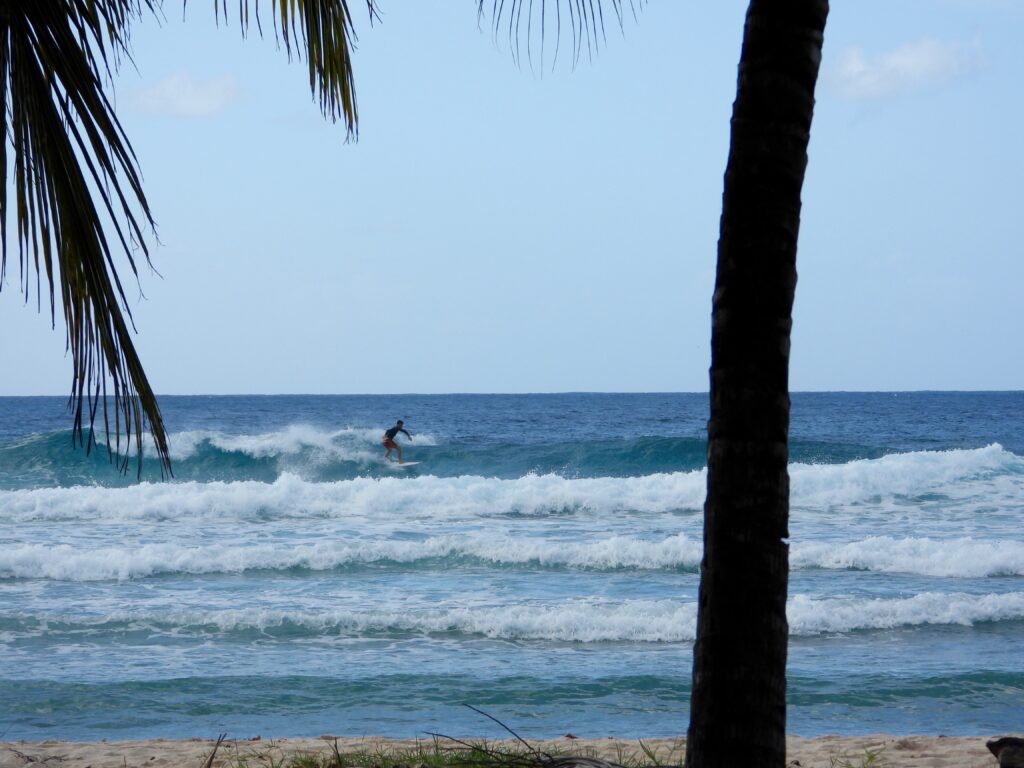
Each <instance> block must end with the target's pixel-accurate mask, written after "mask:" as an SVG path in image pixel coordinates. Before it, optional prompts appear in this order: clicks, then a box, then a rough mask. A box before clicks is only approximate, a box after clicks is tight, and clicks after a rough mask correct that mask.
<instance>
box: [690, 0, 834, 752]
mask: <svg viewBox="0 0 1024 768" xmlns="http://www.w3.org/2000/svg"><path fill="white" fill-rule="evenodd" d="M827 16H828V0H785V2H780V1H779V0H752V2H751V3H750V8H749V10H748V12H747V20H746V27H745V31H744V39H743V51H742V54H741V57H740V66H739V86H738V92H737V97H736V102H735V104H734V107H733V118H732V142H731V148H730V152H729V162H728V167H727V169H726V173H725V192H724V195H723V211H722V220H721V231H720V237H719V243H718V273H717V278H716V282H715V294H714V299H713V310H712V335H711V420H710V421H709V423H708V494H707V501H706V504H705V508H704V558H703V561H702V562H701V582H700V598H699V605H698V614H697V639H696V643H695V645H694V652H693V695H692V699H691V715H690V727H689V731H688V734H687V753H686V766H687V768H726V767H727V766H728V768H734V767H735V766H738V765H743V766H765V767H767V766H771V767H772V768H782V766H783V765H784V764H785V756H786V744H785V734H786V698H785V697H786V644H787V640H788V631H789V627H788V624H787V622H786V592H787V586H788V579H789V547H788V544H787V542H786V539H787V537H788V536H789V531H788V519H789V475H788V473H787V469H786V465H787V462H788V445H787V441H788V434H789V345H790V329H791V327H792V308H793V295H794V290H795V288H796V246H797V233H798V231H799V227H800V190H801V187H802V186H803V180H804V170H805V168H806V166H807V142H808V139H809V138H810V128H811V118H812V114H813V109H814V86H815V82H816V80H817V76H818V66H819V64H820V61H821V47H822V40H823V35H824V30H825V19H826V17H827Z"/></svg>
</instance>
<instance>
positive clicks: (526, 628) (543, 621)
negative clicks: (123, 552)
mask: <svg viewBox="0 0 1024 768" xmlns="http://www.w3.org/2000/svg"><path fill="white" fill-rule="evenodd" d="M786 613H787V617H788V620H789V629H790V635H791V636H794V637H801V636H803V637H808V636H816V635H828V634H848V633H851V632H859V631H879V630H891V629H899V628H911V627H924V626H946V625H957V626H974V625H978V624H983V623H993V622H1004V621H1021V620H1022V619H1024V592H1011V593H1007V594H988V595H971V594H966V593H938V592H928V593H922V594H919V595H915V596H913V597H908V598H877V599H872V598H854V597H839V598H829V599H816V598H811V597H808V596H804V595H796V596H794V597H792V598H791V599H790V601H789V603H788V604H787V608H786ZM696 620H697V606H696V603H692V602H688V603H684V602H679V601H674V600H623V601H612V600H604V599H597V598H590V599H576V600H567V601H563V602H560V603H553V604H552V603H533V604H516V605H501V606H474V607H432V608H427V609H415V608H409V607H407V606H403V607H401V608H395V609H388V608H383V609H380V610H347V609H333V608H332V609H327V610H315V611H314V610H283V609H279V608H261V607H246V608H238V609H216V610H174V609H169V610H163V611H150V612H146V611H134V612H127V611H119V612H113V613H110V614H108V615H104V616H85V615H83V616H77V617H76V616H66V615H65V616H60V617H34V616H24V615H20V616H11V615H3V614H0V626H2V627H3V629H4V634H5V635H6V637H7V639H8V642H10V641H11V640H13V639H16V638H18V637H27V636H37V635H40V634H42V633H45V634H46V635H47V636H48V637H50V638H51V640H59V639H60V638H62V637H63V638H64V639H65V641H71V640H73V638H74V636H76V635H78V634H85V635H88V636H90V637H91V638H92V639H93V641H95V639H96V638H97V635H99V634H102V633H104V632H110V633H114V634H117V635H121V634H123V633H126V632H145V633H147V634H150V635H163V634H168V635H170V634H173V635H174V636H175V637H177V638H179V639H181V638H182V637H185V636H189V635H191V636H196V637H223V636H235V635H237V636H241V638H243V639H251V636H252V635H253V634H254V633H255V634H258V635H260V636H261V637H264V638H266V639H278V640H296V639H303V638H331V637H339V638H374V639H381V638H387V637H403V636H409V635H464V636H480V637H486V638H492V639H497V640H508V641H527V640H534V641H537V640H539V641H554V642H567V643H603V642H629V643H683V642H692V641H693V639H694V637H695V630H696Z"/></svg>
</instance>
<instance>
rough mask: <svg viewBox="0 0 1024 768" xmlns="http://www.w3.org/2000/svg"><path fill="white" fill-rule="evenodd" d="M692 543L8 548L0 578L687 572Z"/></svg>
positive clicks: (487, 539)
mask: <svg viewBox="0 0 1024 768" xmlns="http://www.w3.org/2000/svg"><path fill="white" fill-rule="evenodd" d="M700 551H701V545H700V542H697V541H693V540H691V539H689V538H687V537H686V536H685V535H682V534H680V535H676V536H670V537H668V538H666V539H663V540H660V541H649V540H644V539H639V538H636V537H631V536H611V537H609V538H606V539H603V540H599V541H587V542H573V541H557V540H550V539H531V538H524V537H510V536H501V535H498V536H494V535H444V536H434V537H430V538H427V539H425V540H422V541H394V540H384V541H379V540H378V541H374V540H370V541H364V540H346V541H323V542H316V543H313V544H299V545H296V544H292V543H279V544H255V545H248V546H237V545H233V544H210V545H204V546H187V545H181V544H177V543H160V544H142V545H138V546H109V547H98V548H95V549H84V548H82V547H81V546H71V545H67V544H60V545H42V544H14V545H11V546H8V547H7V548H5V549H4V550H3V551H0V578H18V579H52V580H59V581H107V580H119V581H124V580H129V579H140V578H147V577H150V576H155V575H160V574H173V573H188V574H209V573H241V572H244V571H253V570H272V571H273V570H290V569H308V570H311V571H326V570H333V569H336V568H342V567H347V566H360V565H370V564H374V565H380V564H388V563H391V564H399V565H409V564H417V563H420V564H422V563H423V562H424V561H436V560H442V561H443V563H441V564H440V565H439V566H434V567H454V566H456V565H458V564H459V563H460V561H468V562H470V563H471V564H484V565H492V566H494V565H497V566H531V565H535V566H537V567H544V568H574V569H586V570H616V569H639V570H649V569H665V568H671V569H687V570H690V571H695V570H696V568H697V566H698V565H699V564H700Z"/></svg>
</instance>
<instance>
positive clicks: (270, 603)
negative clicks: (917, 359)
mask: <svg viewBox="0 0 1024 768" xmlns="http://www.w3.org/2000/svg"><path fill="white" fill-rule="evenodd" d="M793 402H794V407H793V425H792V445H791V467H790V474H791V478H792V514H791V526H790V528H791V566H792V575H791V583H790V601H789V606H788V615H789V621H790V630H791V644H790V658H789V701H790V705H789V723H788V730H789V731H790V732H793V733H797V734H801V735H805V736H814V735H820V734H824V733H843V734H862V733H872V732H878V731H888V732H893V733H929V734H937V733H945V734H949V735H955V734H989V733H1001V732H1005V731H1012V730H1016V729H1019V715H1020V712H1021V710H1022V707H1024V671H1022V670H1024V665H1022V663H1021V660H1022V659H1024V640H1022V638H1024V541H1022V535H1021V528H1022V526H1021V523H1022V509H1024V416H1022V415H1021V414H1022V413H1024V394H1022V393H915V394H906V393H897V394H893V393H876V394H849V393H837V394H804V395H801V394H798V395H794V398H793ZM161 404H162V407H163V409H164V413H165V416H166V419H167V422H168V426H169V429H170V432H171V452H172V457H173V461H174V472H175V477H174V479H173V480H171V481H169V482H161V481H160V479H159V471H158V468H157V467H156V465H155V464H153V463H150V462H147V463H146V464H145V465H144V467H143V481H142V482H141V483H140V482H137V481H136V479H135V474H134V472H130V473H129V474H128V476H124V475H120V474H119V473H118V472H117V471H116V468H113V467H111V466H110V464H109V463H108V462H107V459H106V452H105V451H104V450H100V451H94V452H93V453H92V454H91V455H88V456H87V455H85V454H84V453H83V452H82V451H75V450H72V449H71V446H70V443H71V438H70V433H69V432H68V430H67V427H68V425H69V421H68V417H67V415H66V414H65V412H64V401H63V400H62V399H60V398H0V541H3V542H4V545H3V547H2V548H0V648H2V653H0V733H2V734H3V738H6V739H44V738H56V737H59V738H75V739H98V738H111V739H113V738H144V737H155V736H165V737H190V736H210V735H213V734H216V733H219V732H222V731H227V732H228V733H229V734H230V735H231V736H233V737H246V736H252V735H256V734H263V735H267V736H271V735H276V736H280V735H291V736H301V735H313V736H315V735H319V734H322V733H335V734H343V735H364V734H377V735H385V736H393V737H415V736H423V735H424V734H425V733H427V732H431V731H434V732H442V733H446V734H449V735H456V736H457V735H463V736H470V735H471V736H486V737H496V736H501V735H502V733H501V731H500V729H499V728H498V726H496V725H495V724H494V723H492V722H490V721H489V720H487V719H486V718H483V717H481V716H480V715H479V714H477V713H475V712H473V711H472V710H470V709H468V708H466V707H464V706H463V704H471V705H473V706H475V707H478V708H480V709H483V710H485V711H487V712H489V713H490V714H492V715H494V716H495V717H497V718H499V719H501V720H502V721H504V722H506V723H508V724H509V725H510V726H512V727H513V728H515V729H516V731H517V732H519V733H521V734H522V735H524V736H528V737H549V736H557V735H561V734H563V733H566V732H569V731H571V732H572V733H574V734H576V735H578V736H591V737H602V736H609V735H618V736H625V737H630V736H638V735H642V736H650V737H654V736H673V735H678V734H681V733H682V732H684V731H685V728H686V724H687V720H688V706H689V686H690V671H691V664H692V656H691V645H692V641H693V633H694V625H695V618H696V607H695V603H696V592H697V586H698V576H697V571H698V566H699V562H700V556H701V526H702V518H701V514H702V513H701V509H702V505H703V499H704V485H705V482H706V477H705V473H704V451H705V448H704V428H705V426H704V425H705V423H706V420H707V403H706V396H705V395H687V394H650V395H593V394H589V395H588V394H566V395H523V396H503V395H447V396H431V397H428V396H388V397H383V396H379V397H372V396H366V397H299V396H280V397H167V398H164V399H162V401H161ZM396 418H403V419H405V421H406V426H407V428H408V429H409V430H410V431H411V432H412V433H413V436H414V439H413V441H412V442H408V441H404V438H402V440H403V443H402V445H403V449H404V451H405V456H406V458H407V459H409V460H412V461H418V462H421V463H420V464H418V465H416V466H415V467H409V468H405V469H399V468H397V467H395V466H394V465H393V464H388V463H386V462H384V461H383V450H382V448H381V447H380V437H381V433H382V432H383V430H384V429H385V428H386V427H388V426H390V425H391V424H393V423H394V420H395V419H396Z"/></svg>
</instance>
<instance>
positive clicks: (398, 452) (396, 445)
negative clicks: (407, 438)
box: [395, 443, 405, 464]
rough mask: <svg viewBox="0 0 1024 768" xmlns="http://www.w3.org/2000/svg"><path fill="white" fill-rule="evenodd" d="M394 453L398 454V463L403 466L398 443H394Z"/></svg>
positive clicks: (400, 448)
mask: <svg viewBox="0 0 1024 768" xmlns="http://www.w3.org/2000/svg"><path fill="white" fill-rule="evenodd" d="M395 453H397V454H398V463H399V464H404V463H405V462H404V461H402V446H400V445H399V444H398V443H395Z"/></svg>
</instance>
